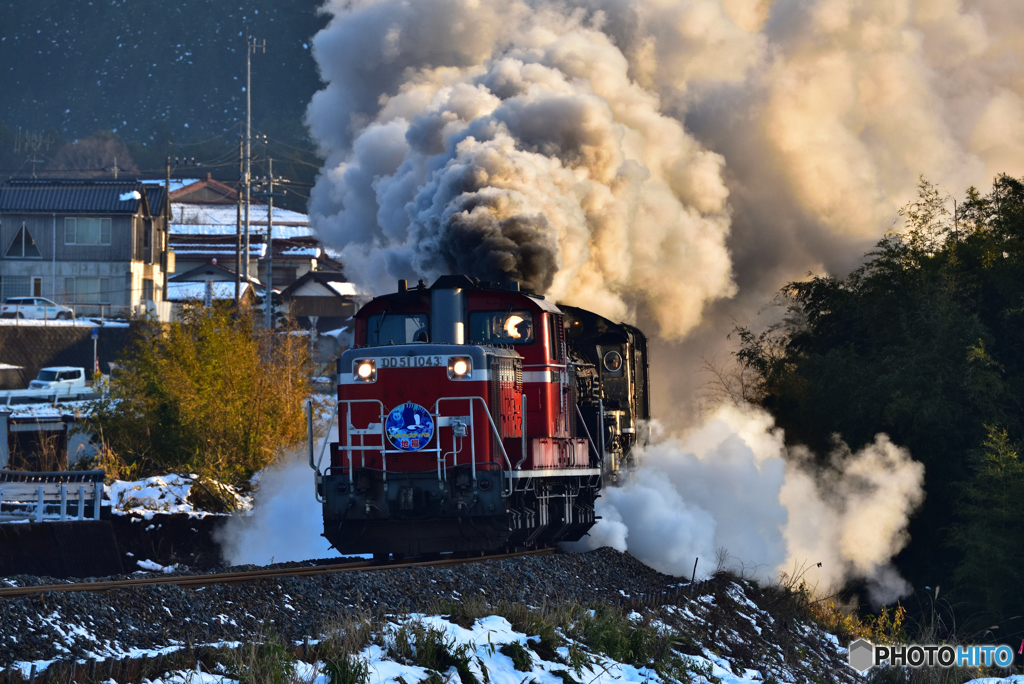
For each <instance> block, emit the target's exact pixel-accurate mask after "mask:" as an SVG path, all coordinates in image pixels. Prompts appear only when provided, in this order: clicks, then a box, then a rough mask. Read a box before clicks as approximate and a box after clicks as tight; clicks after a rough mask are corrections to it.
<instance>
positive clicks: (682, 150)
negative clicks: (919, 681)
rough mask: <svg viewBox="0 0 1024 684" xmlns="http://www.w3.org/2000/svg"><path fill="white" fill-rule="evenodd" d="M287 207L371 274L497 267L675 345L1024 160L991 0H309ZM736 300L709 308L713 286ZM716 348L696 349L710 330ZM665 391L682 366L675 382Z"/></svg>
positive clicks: (1005, 25) (1022, 46)
mask: <svg viewBox="0 0 1024 684" xmlns="http://www.w3.org/2000/svg"><path fill="white" fill-rule="evenodd" d="M325 11H326V12H327V13H329V14H330V15H332V19H331V22H330V24H329V25H328V26H327V28H325V29H324V30H323V31H321V32H320V33H319V34H318V35H317V37H316V39H315V40H314V55H315V57H316V59H317V62H318V64H319V66H320V69H321V74H322V77H323V79H324V81H325V82H326V87H325V88H324V89H323V90H322V91H321V92H319V93H318V94H317V95H316V97H315V98H314V100H313V102H312V103H311V105H310V107H309V110H308V117H307V120H308V124H309V126H310V130H311V132H312V134H313V137H314V139H315V140H316V141H317V142H318V143H319V145H320V148H321V151H322V153H323V154H324V155H325V156H326V158H327V163H326V165H325V168H324V171H323V173H322V174H321V177H320V179H319V181H318V183H317V185H316V187H315V188H314V190H313V194H312V201H311V204H310V211H311V215H312V217H313V221H314V222H315V224H316V225H317V226H318V228H319V230H320V231H321V235H322V236H323V237H324V239H325V240H326V241H327V242H328V243H329V244H331V245H333V246H334V247H335V248H337V249H338V250H340V251H341V253H342V256H343V259H344V261H345V264H346V268H347V269H348V272H349V275H350V277H351V278H353V279H354V280H356V281H357V282H358V283H360V284H361V285H362V286H363V287H364V288H366V289H367V290H368V291H370V292H375V293H376V292H380V291H385V290H391V289H393V284H392V283H393V281H394V279H395V278H418V277H424V278H427V279H430V278H433V277H435V276H437V275H439V274H442V273H448V272H463V273H468V274H470V275H477V276H480V277H483V278H484V279H490V280H511V279H519V280H522V281H524V282H525V283H526V284H527V285H529V286H530V287H533V288H534V289H537V290H539V291H543V292H546V293H547V294H548V295H549V296H551V297H553V298H554V299H556V300H559V301H564V302H566V303H572V304H578V305H581V306H585V307H589V308H591V309H594V310H596V311H598V312H600V313H603V314H605V315H608V316H609V317H612V318H617V319H630V318H632V317H633V316H634V313H635V312H636V311H637V310H639V312H640V314H641V317H642V318H645V317H647V315H650V317H651V318H652V319H653V320H654V321H655V322H656V324H657V325H656V326H652V327H655V329H656V330H658V331H659V332H660V334H661V336H662V337H665V338H679V337H681V336H683V335H685V334H686V333H687V332H689V331H692V330H694V328H695V326H697V325H699V324H700V322H701V319H702V316H703V315H704V314H706V313H707V312H708V311H709V309H714V310H717V311H718V312H719V315H716V316H712V319H713V320H712V321H710V322H709V323H708V324H707V325H710V326H711V327H712V328H713V329H714V334H713V335H711V337H712V338H719V339H720V338H721V336H722V335H721V333H723V332H727V330H725V331H723V330H722V321H731V320H732V319H734V318H737V317H741V316H743V315H745V314H749V313H750V312H751V311H752V309H756V307H758V306H760V305H761V304H762V303H763V301H764V298H765V296H766V295H770V293H772V292H774V291H775V290H776V289H777V288H778V287H779V286H780V285H781V284H782V283H783V282H785V281H786V280H789V279H793V278H799V277H802V276H803V275H804V274H805V273H806V272H807V271H808V270H815V271H819V272H820V271H822V270H825V271H830V272H835V271H842V270H844V269H847V268H849V267H850V266H852V265H854V264H855V262H856V260H857V259H859V258H860V257H861V255H862V254H863V251H864V249H865V248H866V247H868V246H869V245H870V244H871V243H872V242H873V241H874V240H876V239H877V238H878V237H880V236H881V235H882V234H883V233H884V232H885V231H886V230H887V229H889V228H890V227H892V225H893V223H894V220H895V217H896V210H897V208H898V207H899V206H901V205H903V204H904V203H906V202H907V201H908V200H910V199H911V198H912V197H913V196H914V193H915V190H916V184H917V179H918V176H919V175H921V174H926V175H927V176H928V177H929V178H931V179H932V180H933V181H935V182H936V183H937V184H938V185H939V186H940V187H946V188H948V189H949V190H950V191H951V192H953V193H960V192H962V191H963V190H964V189H965V188H966V187H967V186H968V185H977V186H981V187H984V186H985V185H986V184H987V183H988V182H989V181H990V180H991V178H992V176H993V175H994V174H996V173H998V172H1008V173H1013V174H1020V173H1022V172H1024V134H1022V133H1020V131H1022V130H1024V79H1022V78H1021V64H1024V40H1022V38H1024V6H1019V3H1006V2H1003V1H1001V0H864V1H863V2H849V0H679V1H678V2H659V1H656V0H642V1H639V2H637V1H633V0H629V1H628V2H627V0H573V1H570V2H554V1H550V0H512V1H506V0H501V1H499V0H421V1H419V2H415V3H410V2H404V1H402V0H354V1H353V0H332V1H330V2H328V3H327V4H326V5H325ZM737 293H738V294H739V295H740V297H739V299H738V300H737V301H736V302H734V303H732V304H730V303H724V300H727V299H729V298H730V297H732V296H734V295H736V294H737ZM716 346H717V345H716ZM684 384H685V383H684Z"/></svg>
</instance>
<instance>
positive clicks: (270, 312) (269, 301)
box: [260, 158, 288, 330]
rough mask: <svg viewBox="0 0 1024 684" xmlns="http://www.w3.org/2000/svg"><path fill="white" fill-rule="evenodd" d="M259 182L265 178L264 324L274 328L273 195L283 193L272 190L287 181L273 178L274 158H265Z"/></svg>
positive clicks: (271, 328) (278, 195)
mask: <svg viewBox="0 0 1024 684" xmlns="http://www.w3.org/2000/svg"><path fill="white" fill-rule="evenodd" d="M260 180H261V182H262V181H263V180H265V182H266V184H267V192H264V193H260V195H261V196H262V197H266V198H267V289H266V295H265V296H266V301H265V302H264V305H265V308H266V314H265V315H266V326H267V330H273V329H274V304H273V299H274V197H281V196H283V195H284V193H283V192H279V193H275V192H274V183H287V182H288V181H286V180H285V179H283V178H274V160H273V159H270V158H268V159H267V178H266V179H260Z"/></svg>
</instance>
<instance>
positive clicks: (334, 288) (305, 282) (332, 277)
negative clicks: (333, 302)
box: [281, 271, 358, 299]
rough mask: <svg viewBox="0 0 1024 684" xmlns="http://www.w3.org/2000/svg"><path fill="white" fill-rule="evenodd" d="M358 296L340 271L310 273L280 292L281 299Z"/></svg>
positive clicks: (354, 288)
mask: <svg viewBox="0 0 1024 684" xmlns="http://www.w3.org/2000/svg"><path fill="white" fill-rule="evenodd" d="M357 294H358V292H357V291H356V287H355V285H353V284H352V283H350V282H348V280H346V278H345V274H344V273H342V272H341V271H310V272H309V273H306V274H305V275H303V276H302V277H301V278H299V279H298V280H296V281H295V282H294V283H292V284H291V285H289V286H288V287H286V288H285V289H283V290H282V291H281V296H282V297H295V296H301V297H341V298H346V299H347V298H350V297H354V296H356V295H357Z"/></svg>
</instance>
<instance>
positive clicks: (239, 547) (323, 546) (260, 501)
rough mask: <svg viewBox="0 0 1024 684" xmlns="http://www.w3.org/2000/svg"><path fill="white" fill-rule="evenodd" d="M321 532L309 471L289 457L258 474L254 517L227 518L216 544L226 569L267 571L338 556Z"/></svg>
mask: <svg viewBox="0 0 1024 684" xmlns="http://www.w3.org/2000/svg"><path fill="white" fill-rule="evenodd" d="M334 439H335V440H337V434H335V436H334ZM323 529H324V523H323V510H322V509H321V507H320V504H319V503H317V501H316V499H315V498H314V496H313V471H312V470H310V468H309V463H308V462H307V460H306V457H305V456H304V455H302V454H299V455H294V454H291V455H289V456H287V457H284V458H282V460H281V461H280V462H279V463H278V464H276V465H274V466H271V467H270V468H267V469H265V470H263V471H261V472H260V481H259V488H258V489H257V490H256V494H255V509H254V510H253V512H252V515H250V516H245V517H242V516H235V517H232V518H229V519H228V522H227V524H226V525H225V526H224V527H223V528H221V529H220V531H219V532H218V534H217V537H216V539H217V542H218V543H219V544H220V545H221V553H222V554H223V555H224V560H226V561H227V562H228V564H229V565H247V564H253V565H268V564H270V563H285V562H288V561H303V560H310V559H316V558H332V557H334V556H337V555H338V554H337V552H335V551H332V550H331V548H330V546H331V545H330V544H329V543H328V541H327V540H326V539H324V538H323V537H322V536H320V533H321V532H322V531H323Z"/></svg>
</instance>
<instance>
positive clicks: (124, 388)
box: [90, 305, 311, 485]
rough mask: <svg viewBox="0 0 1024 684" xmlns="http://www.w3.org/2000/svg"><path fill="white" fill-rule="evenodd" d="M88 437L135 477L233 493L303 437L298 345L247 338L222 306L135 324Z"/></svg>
mask: <svg viewBox="0 0 1024 684" xmlns="http://www.w3.org/2000/svg"><path fill="white" fill-rule="evenodd" d="M118 368H119V373H118V376H117V380H116V382H115V383H114V384H113V386H112V388H111V392H110V394H109V395H108V396H107V397H105V398H103V399H100V400H98V401H96V402H94V404H93V406H92V416H91V419H90V428H91V430H92V432H93V434H94V435H97V437H99V438H100V439H101V440H102V443H103V447H104V448H105V450H107V451H109V452H111V453H113V454H116V456H117V458H119V459H120V460H121V461H122V462H123V463H124V464H125V465H126V466H127V467H128V468H134V469H135V472H136V475H137V476H147V475H156V474H163V473H167V472H191V473H196V474H198V475H199V477H200V478H201V479H202V478H208V479H215V480H219V481H222V482H227V483H231V484H235V485H239V484H243V483H244V482H245V481H246V480H248V478H249V477H251V476H252V474H253V473H255V472H256V471H258V470H260V469H262V468H264V467H266V466H267V465H268V464H269V463H270V462H271V461H272V460H273V459H274V458H275V456H276V455H277V454H278V453H279V452H280V451H281V450H282V449H283V448H285V447H287V446H290V445H294V444H297V443H298V442H300V441H301V440H302V439H303V438H304V436H305V433H306V421H305V419H304V415H303V400H304V399H306V398H307V397H308V396H309V394H310V384H309V378H310V369H311V366H310V359H309V350H308V347H307V344H306V342H305V341H304V340H303V339H302V338H300V337H299V336H296V335H289V334H271V333H267V332H263V331H260V330H257V329H256V328H255V326H254V319H253V315H252V313H250V312H247V311H243V312H238V311H236V310H235V309H234V308H233V307H231V306H226V305H215V306H213V307H209V308H201V307H198V306H197V307H191V308H188V309H186V310H185V311H184V312H183V314H182V317H181V320H180V321H179V322H175V323H171V324H169V325H162V324H158V323H155V322H152V321H143V322H141V323H139V325H138V330H137V333H136V335H135V338H134V340H133V342H132V343H131V344H130V345H129V347H128V349H127V350H126V352H125V354H124V355H123V356H122V358H121V360H120V362H119V367H118Z"/></svg>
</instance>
